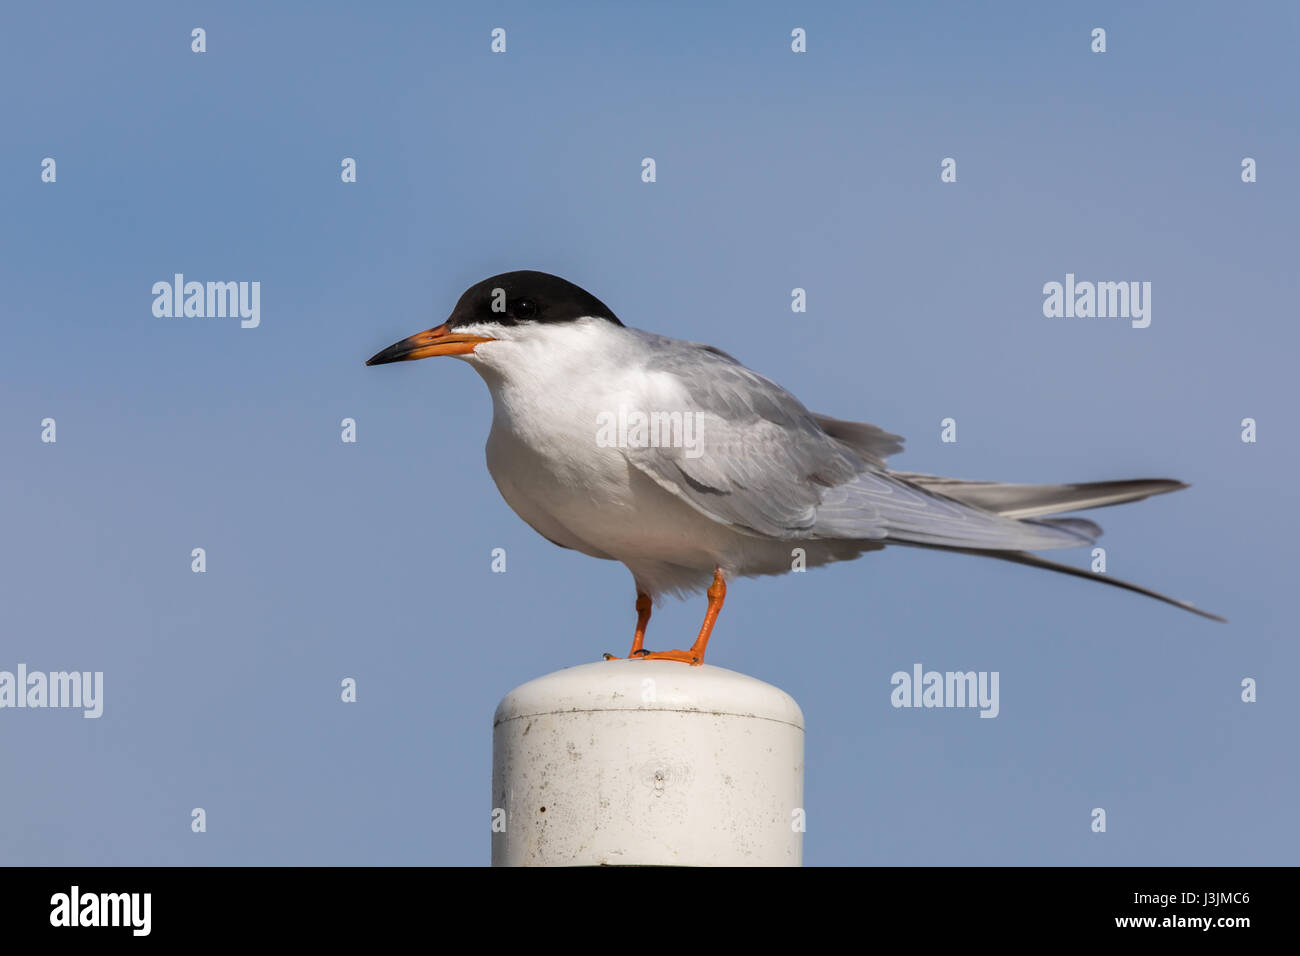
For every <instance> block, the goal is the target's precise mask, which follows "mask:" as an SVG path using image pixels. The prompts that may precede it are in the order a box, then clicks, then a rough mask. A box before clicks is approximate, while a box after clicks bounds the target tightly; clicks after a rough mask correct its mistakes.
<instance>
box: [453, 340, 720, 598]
mask: <svg viewBox="0 0 1300 956" xmlns="http://www.w3.org/2000/svg"><path fill="white" fill-rule="evenodd" d="M644 348H645V346H644V343H643V342H641V341H640V340H638V339H636V338H634V337H632V336H629V335H626V334H625V333H624V330H622V329H619V328H618V327H617V326H611V325H609V324H608V323H605V322H597V321H594V320H592V321H588V320H583V321H580V322H578V323H566V324H564V325H558V326H532V327H529V328H528V329H527V334H526V335H525V334H522V333H521V334H519V336H518V337H517V338H514V339H511V340H507V341H497V342H492V343H488V344H485V345H481V346H479V348H478V350H477V351H476V353H475V354H474V355H473V356H472V357H470V356H467V359H470V360H471V364H473V365H475V367H476V368H478V370H479V372H480V373H481V374H482V375H483V378H484V380H485V381H486V382H487V384H488V387H489V389H490V390H491V392H492V400H493V418H492V431H491V433H490V434H489V436H488V442H487V464H488V470H489V471H490V472H491V474H492V478H493V480H495V481H496V484H497V487H498V488H499V489H500V491H501V495H502V497H504V498H505V500H506V502H507V503H508V504H509V505H510V507H511V508H513V509H514V511H515V512H516V513H517V514H518V515H519V516H520V517H521V518H523V519H524V520H525V521H526V522H528V524H530V525H531V526H532V527H533V528H534V529H536V530H537V531H538V532H539V533H540V534H542V535H544V536H545V537H547V538H549V539H550V540H551V541H553V542H555V543H556V544H560V545H563V546H565V547H569V548H574V549H576V550H578V551H581V552H583V553H585V554H590V555H592V556H594V557H602V558H612V559H614V560H618V561H622V562H624V563H626V564H628V565H629V567H633V569H634V573H636V570H635V568H636V566H638V565H642V564H644V563H645V562H667V563H671V564H675V565H680V566H683V567H689V568H694V569H697V570H701V571H711V569H712V568H713V567H714V566H715V565H716V564H718V563H719V561H720V559H721V558H723V557H725V554H726V553H727V552H728V549H729V546H730V543H731V542H732V541H733V539H734V537H735V535H734V533H733V532H731V531H730V529H727V528H725V527H723V526H721V525H718V524H716V523H715V522H712V521H710V520H709V519H707V518H705V517H704V516H703V515H701V514H699V513H698V512H697V511H695V510H694V509H693V508H691V507H690V506H689V505H688V504H686V503H685V502H684V501H682V500H680V499H679V498H677V497H676V496H674V495H672V494H671V493H669V492H667V491H665V490H663V489H662V488H660V487H659V486H658V485H657V484H655V483H654V482H653V481H652V480H650V479H649V478H648V477H646V476H645V475H644V474H642V473H641V472H640V471H638V470H636V469H635V468H633V467H632V466H631V465H629V464H628V461H627V458H626V457H625V456H624V454H623V452H622V451H621V450H620V449H619V448H617V447H601V445H600V444H599V443H598V442H597V432H598V428H599V416H600V415H601V413H615V414H617V412H618V409H619V407H620V405H622V406H625V407H628V408H642V407H646V408H649V407H651V405H652V403H653V402H654V401H656V400H659V401H661V400H662V399H661V398H660V397H659V396H661V394H662V389H663V384H664V383H663V382H662V381H661V380H657V379H655V378H654V377H653V376H651V374H650V373H648V372H647V371H646V370H645V362H644V357H645V356H644V352H643V351H642V350H643V349H644Z"/></svg>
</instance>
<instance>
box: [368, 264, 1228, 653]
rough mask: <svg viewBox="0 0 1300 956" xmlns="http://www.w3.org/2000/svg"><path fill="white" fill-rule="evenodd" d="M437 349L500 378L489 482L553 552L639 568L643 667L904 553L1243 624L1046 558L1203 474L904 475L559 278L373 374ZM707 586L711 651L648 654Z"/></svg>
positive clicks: (529, 281)
mask: <svg viewBox="0 0 1300 956" xmlns="http://www.w3.org/2000/svg"><path fill="white" fill-rule="evenodd" d="M436 355H451V356H455V357H456V358H458V359H461V360H462V361H465V362H468V363H469V364H470V365H471V366H472V367H473V368H474V369H475V370H476V371H477V372H478V373H479V375H481V376H482V378H483V380H484V382H486V383H487V386H488V389H489V391H490V392H491V394H492V408H493V411H492V429H491V431H490V432H489V434H488V440H487V466H488V471H489V472H490V473H491V475H492V478H493V480H494V481H495V482H496V485H497V488H498V489H499V490H500V492H501V495H502V497H503V498H505V500H506V502H507V503H508V504H509V505H510V507H511V508H512V509H514V511H515V513H516V514H517V515H519V517H521V518H522V519H523V520H524V521H525V522H527V523H528V524H529V525H531V526H532V528H533V529H534V530H535V531H537V532H538V533H539V534H541V535H542V536H543V537H545V538H547V539H548V540H550V541H551V542H552V543H554V544H557V545H559V546H560V547H562V548H571V549H574V550H576V551H580V552H582V553H583V554H588V555H591V556H592V557H594V558H604V559H607V560H613V561H620V562H622V563H623V564H624V565H625V566H626V567H627V569H628V570H629V571H630V572H631V573H632V578H633V581H634V582H635V585H636V613H637V622H636V630H635V632H634V634H633V638H632V649H631V651H630V652H629V654H628V656H629V657H630V658H638V659H642V660H648V659H661V660H673V661H683V662H685V663H688V664H693V665H699V664H702V663H703V662H704V654H705V650H706V648H707V646H708V642H709V636H710V634H711V633H712V631H713V625H714V622H715V621H716V620H717V618H718V613H719V612H720V611H721V610H722V605H723V601H724V600H725V598H726V593H727V581H728V580H730V579H733V578H735V577H748V576H756V575H769V574H782V573H785V572H788V571H791V570H793V569H794V568H795V567H797V566H802V567H816V566H819V565H823V564H828V563H830V562H833V561H844V560H849V559H852V558H857V557H859V556H860V555H862V554H865V553H866V552H869V551H879V550H881V549H883V548H886V547H888V546H890V545H900V546H906V547H916V548H932V549H938V550H942V551H953V552H958V553H961V554H971V555H980V556H985V557H991V558H998V559H1001V560H1004V561H1011V562H1015V563H1017V564H1025V565H1031V566H1033V567H1038V568H1046V569H1049V570H1052V571H1058V572H1061V573H1064V574H1070V575H1074V576H1076V577H1081V578H1087V579H1088V580H1092V581H1101V582H1104V583H1106V584H1110V585H1112V586H1114V587H1119V588H1125V589H1127V590H1129V591H1136V592H1137V593H1139V594H1143V595H1146V596H1148V597H1152V598H1156V599H1158V600H1161V601H1165V602H1167V603H1169V604H1173V605H1175V606H1177V607H1180V608H1183V609H1185V610H1188V611H1191V612H1193V613H1195V614H1199V615H1201V616H1202V617H1207V618H1211V619H1213V620H1216V621H1222V620H1223V618H1220V617H1218V616H1216V615H1213V614H1210V613H1208V612H1206V611H1202V610H1200V609H1198V608H1196V607H1195V606H1194V605H1192V604H1190V603H1188V602H1186V601H1179V600H1176V599H1175V598H1171V597H1168V596H1166V595H1163V594H1159V593H1157V592H1155V591H1152V590H1150V589H1148V588H1144V587H1141V586H1139V585H1136V584H1131V583H1129V582H1127V581H1122V580H1119V579H1117V578H1114V577H1110V576H1108V575H1100V574H1093V573H1092V572H1090V571H1085V570H1083V569H1080V568H1076V567H1072V566H1070V565H1066V564H1060V563H1057V562H1054V561H1049V560H1047V559H1045V558H1041V557H1039V556H1038V555H1036V554H1033V553H1031V552H1035V551H1044V550H1050V549H1057V548H1073V547H1082V546H1086V545H1091V544H1093V543H1094V542H1095V541H1096V539H1097V537H1098V536H1099V535H1100V534H1101V528H1099V527H1098V526H1097V525H1096V524H1094V523H1093V522H1091V521H1088V520H1087V519H1084V518H1073V517H1053V516H1055V515H1059V514H1061V513H1062V512H1069V511H1080V510H1084V509H1088V508H1099V507H1102V506H1104V505H1114V504H1120V503H1123V502H1129V501H1138V500H1141V499H1143V498H1147V497H1150V496H1151V495H1157V494H1163V493H1165V492H1169V491H1177V490H1179V489H1182V488H1186V487H1187V485H1185V484H1184V483H1183V482H1180V481H1173V480H1170V479H1164V478H1142V479H1133V480H1126V481H1101V482H1087V483H1078V484H1057V485H1030V484H1007V483H1002V482H991V481H964V480H961V479H957V478H944V477H939V476H937V475H925V474H917V473H914V472H903V471H893V470H891V469H890V468H889V467H887V465H886V459H887V458H889V456H891V455H893V454H896V453H897V452H900V451H901V450H902V447H903V439H902V438H900V437H899V436H898V435H893V434H890V433H889V432H887V431H884V430H883V429H880V428H878V427H876V426H875V425H868V424H865V423H862V422H854V421H844V420H841V419H837V418H832V417H830V416H828V415H819V414H817V413H815V412H811V411H809V410H808V409H807V408H805V407H804V406H803V404H802V403H800V401H799V400H798V399H797V398H795V397H794V396H793V395H791V394H790V393H789V392H787V391H786V390H785V389H783V388H781V387H780V386H779V385H777V384H775V383H774V382H771V381H769V380H768V379H766V378H764V377H763V376H761V375H759V374H758V373H756V372H753V371H750V370H749V369H748V368H746V367H745V366H744V365H742V364H741V363H740V362H738V361H737V360H736V359H734V358H732V357H731V356H730V355H728V354H727V353H726V352H723V351H722V350H720V349H717V348H714V347H712V346H708V345H701V344H698V343H696V342H687V341H682V340H680V339H673V338H668V337H666V336H662V335H656V334H654V333H652V332H645V331H641V330H639V329H634V328H630V327H628V326H625V325H624V324H623V323H622V322H620V321H619V319H618V317H617V316H616V315H615V314H614V312H613V310H611V309H610V308H609V307H608V306H606V305H605V304H604V303H603V302H601V301H600V300H599V299H597V298H596V297H595V296H594V295H592V294H591V293H589V292H587V291H586V290H584V289H582V288H580V287H579V286H577V285H574V284H573V283H571V282H569V281H567V280H565V279H562V278H560V277H559V276H554V275H550V274H548V273H545V272H533V271H521V272H506V273H502V274H501V275H496V276H492V277H491V278H488V279H484V280H483V281H482V282H479V283H477V284H476V285H473V286H471V287H470V288H469V289H467V290H466V291H465V293H464V294H463V295H462V296H461V297H460V300H459V301H458V302H457V303H456V307H455V308H454V309H453V310H452V312H451V315H450V316H449V317H448V319H447V321H445V322H443V323H442V324H441V325H438V326H436V327H434V328H431V329H428V330H426V331H424V332H419V333H417V334H415V335H412V336H410V337H409V338H406V339H403V340H402V341H400V342H397V343H396V344H394V345H391V346H389V347H388V348H386V349H383V350H382V351H380V352H379V353H377V354H376V355H374V356H372V357H371V358H370V359H369V360H368V361H367V362H366V364H367V365H385V364H388V363H390V362H406V361H412V360H415V359H422V358H429V357H431V356H436ZM700 590H704V591H705V593H706V594H707V596H708V607H707V610H706V612H705V615H704V623H703V624H702V625H701V627H700V631H699V635H698V636H697V638H696V640H695V642H694V643H693V644H692V645H691V647H690V648H689V649H687V650H680V649H677V650H668V651H648V650H646V649H645V647H644V642H645V633H646V627H647V625H648V624H649V621H650V611H651V608H652V606H653V605H654V604H655V602H657V601H659V600H660V599H661V598H662V597H663V596H664V595H666V594H676V595H678V596H679V597H680V596H686V595H688V594H691V593H694V592H698V591H700ZM605 656H606V658H609V659H615V658H613V655H609V654H607V655H605Z"/></svg>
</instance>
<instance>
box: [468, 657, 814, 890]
mask: <svg viewBox="0 0 1300 956" xmlns="http://www.w3.org/2000/svg"><path fill="white" fill-rule="evenodd" d="M803 743H804V725H803V712H802V711H801V710H800V709H799V705H798V704H797V703H795V701H794V698H792V697H791V696H790V695H789V694H787V693H785V691H783V690H780V689H779V688H776V687H773V686H772V685H771V684H765V683H763V682H762V681H760V680H755V679H754V678H752V677H747V676H745V675H744V674H738V673H736V672H735V671H729V670H726V669H724V668H721V667H712V666H710V665H708V664H705V665H704V666H702V667H691V666H689V665H686V664H680V663H677V662H676V661H629V660H620V661H600V662H597V663H594V664H583V665H581V666H579V667H570V668H567V669H566V670H562V671H556V672H555V673H553V674H547V675H546V676H545V677H539V678H537V679H536V680H532V681H529V682H528V683H526V684H523V685H521V686H519V687H516V688H515V689H514V690H512V691H511V692H510V693H509V694H507V695H506V696H505V698H504V699H503V700H502V701H501V704H500V705H499V706H498V707H497V712H496V717H495V720H494V725H493V734H492V807H493V810H492V865H493V866H602V865H624V866H656V865H658V866H798V865H799V864H800V862H801V859H802V853H803V830H804V810H803Z"/></svg>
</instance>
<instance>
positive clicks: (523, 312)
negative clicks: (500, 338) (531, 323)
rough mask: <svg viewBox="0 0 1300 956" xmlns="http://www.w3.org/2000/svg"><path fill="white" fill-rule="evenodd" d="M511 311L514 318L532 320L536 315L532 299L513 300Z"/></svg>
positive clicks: (534, 303) (535, 305) (535, 304)
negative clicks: (513, 304)
mask: <svg viewBox="0 0 1300 956" xmlns="http://www.w3.org/2000/svg"><path fill="white" fill-rule="evenodd" d="M511 311H512V312H514V314H515V317H516V318H519V319H528V318H532V317H533V316H534V315H536V314H537V303H536V302H534V301H533V300H532V299H515V307H514V308H513V309H511Z"/></svg>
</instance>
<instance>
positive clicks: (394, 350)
mask: <svg viewBox="0 0 1300 956" xmlns="http://www.w3.org/2000/svg"><path fill="white" fill-rule="evenodd" d="M400 351H401V350H400V349H399V348H398V347H397V346H396V345H390V346H388V348H386V349H382V350H380V351H378V352H376V353H375V354H374V355H372V356H370V358H368V359H366V364H367V365H387V364H388V363H389V362H396V361H397V360H398V358H399V357H400V356H399V354H398V353H399V352H400Z"/></svg>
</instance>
